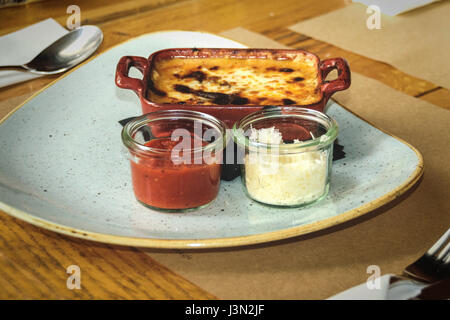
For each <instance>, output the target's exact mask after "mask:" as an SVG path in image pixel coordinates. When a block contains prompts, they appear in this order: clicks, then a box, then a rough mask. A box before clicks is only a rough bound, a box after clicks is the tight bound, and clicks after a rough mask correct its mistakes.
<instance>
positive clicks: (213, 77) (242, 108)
mask: <svg viewBox="0 0 450 320" xmlns="http://www.w3.org/2000/svg"><path fill="white" fill-rule="evenodd" d="M131 67H135V68H137V69H138V70H139V71H140V72H141V73H142V75H143V77H142V79H137V78H131V77H129V76H128V73H129V70H130V68H131ZM333 69H336V70H337V73H338V77H337V79H335V80H332V81H325V78H326V76H327V75H328V74H329V73H330V72H331V71H332V70H333ZM115 81H116V85H117V86H118V87H120V88H124V89H131V90H133V91H134V92H135V93H136V94H137V95H138V97H139V99H140V101H141V105H142V112H143V113H144V114H145V113H149V112H153V111H157V110H168V109H187V110H194V111H200V112H205V113H208V114H210V115H212V116H215V117H217V118H219V119H220V120H222V121H224V122H225V123H226V125H227V126H228V127H232V126H233V124H234V123H235V122H236V121H237V120H239V119H241V118H243V117H244V116H246V115H248V114H250V113H252V112H255V111H258V110H260V109H261V108H263V107H264V106H267V105H271V106H272V105H275V106H285V105H290V106H299V107H307V108H311V109H315V110H318V111H322V112H323V111H324V108H325V106H326V104H327V102H328V99H329V98H330V97H331V96H332V95H333V93H335V92H336V91H340V90H345V89H347V88H348V87H349V86H350V69H349V66H348V64H347V62H346V61H345V60H344V59H342V58H332V59H326V60H323V61H320V59H319V58H318V57H317V56H316V55H314V54H312V53H310V52H307V51H303V50H280V49H213V48H181V49H166V50H161V51H157V52H155V53H153V54H152V55H150V57H149V58H144V57H137V56H124V57H122V58H121V59H120V61H119V63H118V64H117V69H116V78H115Z"/></svg>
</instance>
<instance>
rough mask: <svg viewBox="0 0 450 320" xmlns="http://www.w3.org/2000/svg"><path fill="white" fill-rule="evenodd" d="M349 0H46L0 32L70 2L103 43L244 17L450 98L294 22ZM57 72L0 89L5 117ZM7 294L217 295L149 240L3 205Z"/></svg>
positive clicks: (442, 101) (13, 11) (420, 92)
mask: <svg viewBox="0 0 450 320" xmlns="http://www.w3.org/2000/svg"><path fill="white" fill-rule="evenodd" d="M349 3H350V1H346V0H327V1H321V2H319V1H316V0H303V1H301V0H278V1H273V0H224V1H210V0H109V1H107V0H101V1H95V2H94V1H87V0H81V1H73V0H62V1H43V2H37V3H31V4H28V5H23V6H17V7H10V8H3V9H0V17H1V19H0V35H3V34H6V33H9V32H12V31H15V30H18V29H20V28H23V27H25V26H27V25H30V24H32V23H35V22H38V21H41V20H43V19H46V18H49V17H52V18H54V19H55V20H57V21H58V22H59V23H60V24H62V25H65V23H66V20H67V18H68V14H67V13H66V9H67V7H68V6H69V5H71V4H77V5H78V6H79V7H80V8H81V23H82V24H95V25H98V26H99V27H100V28H101V29H102V30H103V33H104V42H103V44H102V45H101V47H100V49H99V53H101V52H103V51H105V50H107V49H108V48H110V47H111V46H114V45H116V44H118V43H120V42H123V41H125V40H127V39H130V38H133V37H136V36H138V35H140V34H144V33H148V32H152V31H157V30H170V29H171V30H173V29H182V30H199V31H209V32H213V33H219V32H221V31H224V30H227V29H230V28H234V27H245V28H247V29H249V30H251V31H254V32H257V33H259V34H262V35H265V36H266V37H269V38H271V39H273V40H275V41H278V42H279V43H282V44H284V45H287V46H290V47H293V48H304V49H306V50H309V51H312V52H315V53H317V54H319V56H342V55H343V53H345V56H346V58H347V60H348V61H349V63H350V65H351V66H352V69H353V70H354V71H356V72H358V73H361V74H363V75H365V76H368V77H371V78H374V79H376V80H378V81H381V82H383V83H385V84H387V85H388V86H391V87H393V88H395V89H397V90H399V91H402V92H404V93H406V94H408V95H411V96H415V97H417V98H419V99H423V100H426V101H429V102H431V103H433V104H435V105H437V106H440V107H443V108H450V105H449V102H450V94H449V92H448V90H447V89H444V88H441V87H438V86H436V85H434V84H432V83H430V82H427V81H425V80H422V79H418V78H415V77H412V76H410V75H407V74H405V73H403V72H402V71H400V70H398V69H396V68H394V67H392V66H390V65H387V64H384V63H381V62H377V61H373V60H371V59H368V58H365V57H362V56H360V55H357V54H354V53H351V52H348V51H345V50H344V49H340V48H337V47H334V46H332V45H330V44H327V43H323V42H320V41H318V40H315V39H311V38H308V37H306V36H304V35H301V34H298V33H295V32H292V31H290V30H288V29H287V26H289V25H292V24H294V23H296V22H299V21H301V20H304V19H307V18H311V17H314V16H317V15H320V14H323V13H326V12H328V11H331V10H335V9H337V8H341V7H343V6H346V5H348V4H349ZM57 77H58V76H47V77H43V78H39V79H36V80H31V81H28V82H25V83H21V84H16V85H13V86H10V87H6V88H1V89H0V117H3V116H4V115H5V114H6V113H7V112H8V111H10V110H11V109H13V108H14V107H15V106H17V105H19V104H20V103H22V102H23V101H24V100H25V99H27V98H28V97H29V96H30V95H32V94H33V93H34V92H36V91H38V90H39V89H41V88H42V87H44V86H45V85H47V84H48V83H50V82H51V81H53V80H55V79H57ZM72 264H76V265H78V266H80V268H81V269H82V270H83V283H82V285H83V290H68V289H67V287H66V281H67V277H68V274H67V273H66V268H67V267H68V266H69V265H72ZM0 288H1V289H0V298H2V299H73V298H75V299H214V298H215V297H214V296H213V295H212V294H210V293H208V292H206V291H205V290H203V289H202V288H200V287H198V286H196V285H195V284H193V283H191V282H189V281H187V280H186V279H184V278H182V277H181V276H179V275H177V274H176V273H174V272H172V271H171V270H169V269H168V268H166V267H165V266H163V265H161V264H159V263H158V262H156V261H155V260H153V259H152V258H151V257H150V256H149V255H147V254H145V253H144V252H143V251H142V250H140V249H137V248H132V247H120V246H113V245H107V244H101V243H95V242H90V241H84V240H80V239H76V238H71V237H67V236H63V235H60V234H57V233H53V232H50V231H46V230H43V229H39V228H37V227H34V226H32V225H29V224H27V223H25V222H22V221H20V220H17V219H15V218H12V217H10V216H9V215H7V214H6V213H4V212H0Z"/></svg>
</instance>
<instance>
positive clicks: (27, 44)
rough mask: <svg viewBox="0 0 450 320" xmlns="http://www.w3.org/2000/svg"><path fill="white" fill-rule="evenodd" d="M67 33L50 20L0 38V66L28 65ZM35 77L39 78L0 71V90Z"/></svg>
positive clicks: (17, 72) (23, 73)
mask: <svg viewBox="0 0 450 320" xmlns="http://www.w3.org/2000/svg"><path fill="white" fill-rule="evenodd" d="M67 32H68V31H67V30H66V29H64V28H63V27H62V26H61V25H59V24H58V23H57V22H56V21H55V20H53V19H51V18H50V19H47V20H44V21H41V22H38V23H36V24H33V25H31V26H28V27H26V28H24V29H21V30H19V31H16V32H13V33H9V34H7V35H4V36H1V37H0V48H1V49H0V52H1V54H0V65H21V64H25V63H28V62H30V61H31V60H32V59H33V58H34V57H35V56H36V55H38V54H39V53H40V52H41V51H42V50H44V49H45V48H46V47H47V46H49V45H50V44H52V43H53V42H55V41H56V40H58V39H59V38H60V37H62V36H63V35H64V34H66V33H67ZM37 77H41V75H36V74H32V73H30V72H27V71H20V70H18V71H16V70H1V71H0V88H1V87H5V86H8V85H11V84H14V83H18V82H22V81H26V80H30V79H33V78H37Z"/></svg>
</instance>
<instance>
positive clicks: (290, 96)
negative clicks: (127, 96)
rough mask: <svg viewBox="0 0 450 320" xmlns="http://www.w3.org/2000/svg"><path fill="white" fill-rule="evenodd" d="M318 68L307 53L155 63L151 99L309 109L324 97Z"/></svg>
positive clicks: (174, 102) (188, 102)
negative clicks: (296, 106) (303, 106)
mask: <svg viewBox="0 0 450 320" xmlns="http://www.w3.org/2000/svg"><path fill="white" fill-rule="evenodd" d="M317 63H318V62H317V59H316V58H315V57H314V56H310V55H307V54H292V55H284V56H283V57H282V58H278V59H272V58H267V59H265V58H260V57H258V58H252V57H248V56H242V57H239V56H227V57H205V58H202V57H181V58H179V57H173V58H163V59H156V61H154V63H153V68H152V70H151V73H150V74H149V76H150V78H149V79H148V81H147V83H148V90H147V94H146V95H147V99H148V100H150V101H152V102H155V103H159V104H161V103H162V104H187V105H309V104H313V103H316V102H318V101H319V100H320V99H321V98H322V96H321V91H320V88H319V82H320V79H319V76H318V66H317Z"/></svg>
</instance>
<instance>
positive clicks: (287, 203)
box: [233, 107, 338, 207]
mask: <svg viewBox="0 0 450 320" xmlns="http://www.w3.org/2000/svg"><path fill="white" fill-rule="evenodd" d="M337 135H338V126H337V123H336V122H335V121H334V120H333V119H331V118H330V117H329V116H327V115H326V114H324V113H322V112H319V111H315V110H311V109H307V108H300V107H273V108H270V109H266V110H261V111H257V112H254V113H252V114H250V115H248V116H246V117H244V118H242V119H241V120H240V121H238V122H236V123H235V125H234V127H233V136H234V140H235V142H236V143H237V144H238V146H240V147H241V148H244V150H245V152H242V153H243V154H244V159H243V160H242V164H241V168H242V169H241V172H242V174H241V177H242V183H243V185H244V189H245V191H246V194H247V195H248V196H249V197H250V198H251V199H253V200H255V201H258V202H261V203H264V204H268V205H273V206H284V207H300V206H306V205H310V204H313V203H316V202H317V201H319V200H321V199H323V198H324V197H325V196H326V195H327V193H328V189H329V181H330V175H331V165H332V160H333V159H332V157H333V143H334V140H335V139H336V137H337Z"/></svg>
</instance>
